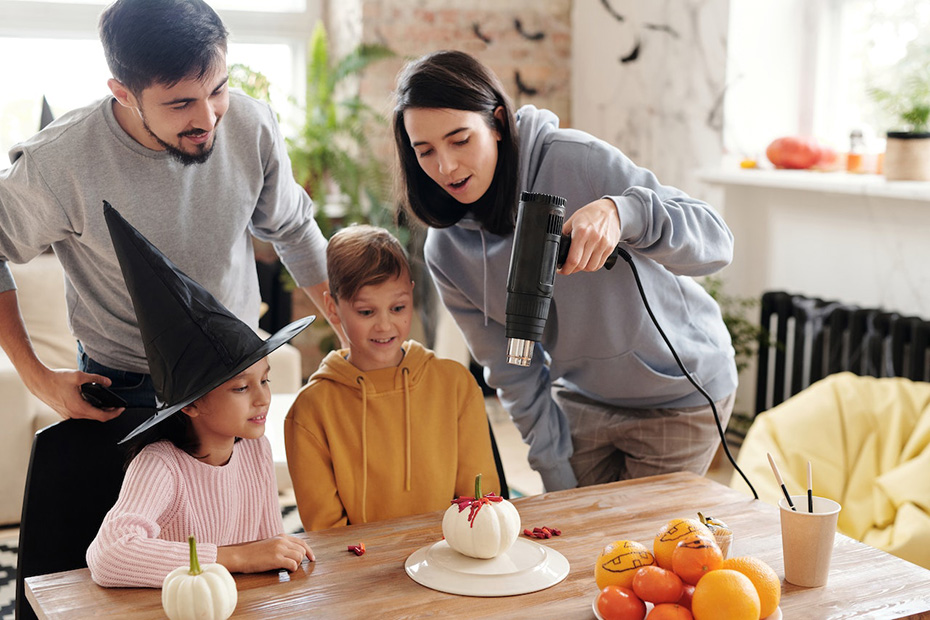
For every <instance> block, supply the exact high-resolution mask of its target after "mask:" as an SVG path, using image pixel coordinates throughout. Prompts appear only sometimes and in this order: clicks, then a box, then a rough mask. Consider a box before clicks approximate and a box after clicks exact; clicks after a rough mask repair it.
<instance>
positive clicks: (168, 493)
mask: <svg viewBox="0 0 930 620" xmlns="http://www.w3.org/2000/svg"><path fill="white" fill-rule="evenodd" d="M283 532H284V524H283V523H282V521H281V510H280V506H279V503H278V495H277V483H276V480H275V475H274V463H273V461H272V458H271V444H270V443H268V439H267V438H266V437H260V438H258V439H243V440H242V441H240V442H238V443H236V445H235V447H234V448H233V454H232V457H231V458H230V459H229V462H228V463H226V465H223V466H222V467H215V466H213V465H207V464H205V463H202V462H200V461H198V460H197V459H195V458H194V457H192V456H190V455H189V454H187V453H186V452H184V451H182V450H179V449H178V448H176V447H175V446H174V444H172V443H171V442H168V441H159V442H157V443H154V444H151V445H149V446H146V447H145V449H143V450H142V451H141V452H140V453H139V455H138V456H136V458H134V459H133V460H132V462H131V463H130V465H129V469H128V471H127V472H126V478H125V479H124V480H123V487H122V489H121V490H120V495H119V499H118V500H117V502H116V504H115V505H114V506H113V508H112V509H111V510H110V512H108V513H107V516H106V517H105V518H104V520H103V524H102V525H101V526H100V531H99V532H98V533H97V537H96V538H95V539H94V541H93V542H92V543H91V545H90V547H89V548H88V549H87V566H88V567H89V568H90V572H91V576H92V577H93V579H94V581H95V582H97V583H98V584H100V585H101V586H107V587H112V586H124V587H138V586H144V587H152V588H160V587H161V584H162V581H164V578H165V575H167V574H168V573H169V572H171V571H172V570H174V569H175V568H177V567H179V566H188V565H190V548H189V546H188V543H187V537H188V535H190V534H193V535H194V537H195V538H196V540H197V557H198V559H199V560H200V564H201V565H203V564H209V563H212V562H216V548H217V547H218V546H223V545H232V544H237V543H243V542H251V541H254V540H263V539H265V538H270V537H272V536H277V535H278V534H282V533H283Z"/></svg>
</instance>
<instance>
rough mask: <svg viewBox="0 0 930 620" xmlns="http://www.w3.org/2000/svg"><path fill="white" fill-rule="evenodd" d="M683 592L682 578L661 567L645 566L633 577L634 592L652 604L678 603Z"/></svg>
mask: <svg viewBox="0 0 930 620" xmlns="http://www.w3.org/2000/svg"><path fill="white" fill-rule="evenodd" d="M683 591H684V585H683V584H682V583H681V577H679V576H678V575H676V574H675V573H673V572H672V571H670V570H668V569H665V568H662V567H661V566H643V567H642V568H640V569H639V570H638V571H636V574H635V575H633V592H636V596H638V597H639V598H641V599H643V600H644V601H648V602H650V603H655V604H659V603H676V602H678V599H680V598H681V594H682V592H683Z"/></svg>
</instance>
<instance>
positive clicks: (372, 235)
mask: <svg viewBox="0 0 930 620" xmlns="http://www.w3.org/2000/svg"><path fill="white" fill-rule="evenodd" d="M326 270H327V275H328V276H329V294H330V295H332V296H333V299H334V300H339V299H352V298H353V297H355V295H356V294H357V293H358V292H359V290H361V288H362V287H363V286H368V285H369V284H380V283H381V282H384V281H385V280H388V279H390V278H397V277H401V276H405V275H406V276H407V277H409V276H410V263H409V262H408V260H407V254H406V252H404V247H403V246H402V245H401V244H400V241H398V240H397V239H396V238H395V237H394V236H393V235H392V234H391V233H389V232H388V231H387V230H385V229H383V228H378V227H376V226H368V225H366V224H354V225H352V226H348V227H346V228H343V229H342V230H340V231H338V232H337V233H336V234H334V235H333V236H332V238H331V239H330V240H329V245H328V246H327V247H326Z"/></svg>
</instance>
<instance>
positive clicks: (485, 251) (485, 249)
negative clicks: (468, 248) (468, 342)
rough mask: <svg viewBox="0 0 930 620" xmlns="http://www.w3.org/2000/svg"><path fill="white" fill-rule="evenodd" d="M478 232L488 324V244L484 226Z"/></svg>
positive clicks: (485, 319) (485, 312)
mask: <svg viewBox="0 0 930 620" xmlns="http://www.w3.org/2000/svg"><path fill="white" fill-rule="evenodd" d="M478 233H479V234H480V235H481V258H482V260H483V262H484V301H483V302H482V305H483V306H484V307H483V308H482V310H483V312H484V326H485V327H487V326H488V246H487V242H486V241H485V239H484V228H479V229H478Z"/></svg>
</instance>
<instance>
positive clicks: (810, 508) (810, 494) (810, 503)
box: [807, 461, 814, 512]
mask: <svg viewBox="0 0 930 620" xmlns="http://www.w3.org/2000/svg"><path fill="white" fill-rule="evenodd" d="M807 512H814V477H813V476H812V475H811V462H810V461H808V462H807Z"/></svg>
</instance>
